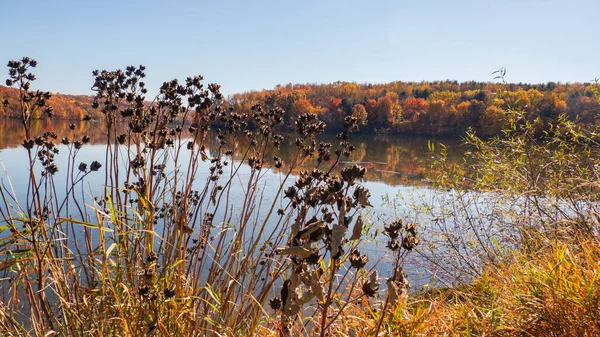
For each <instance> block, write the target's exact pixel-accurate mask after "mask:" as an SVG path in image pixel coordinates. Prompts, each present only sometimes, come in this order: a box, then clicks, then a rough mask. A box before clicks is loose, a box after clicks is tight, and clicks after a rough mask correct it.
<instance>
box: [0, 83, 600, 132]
mask: <svg viewBox="0 0 600 337" xmlns="http://www.w3.org/2000/svg"><path fill="white" fill-rule="evenodd" d="M598 92H599V91H598V84H597V83H569V84H561V83H555V82H548V83H545V84H524V83H509V84H498V83H491V82H475V81H471V82H462V83H459V82H457V81H434V82H418V83H417V82H392V83H387V84H357V83H348V82H335V83H331V84H288V85H278V86H277V87H275V88H274V89H272V90H262V91H251V92H246V93H241V94H235V95H232V96H230V97H229V98H228V100H227V102H226V105H228V106H229V107H230V108H231V109H233V110H235V111H237V112H241V113H242V114H245V115H246V116H250V110H251V108H252V106H253V105H255V104H257V103H260V104H261V105H262V106H263V107H265V108H274V107H281V108H283V109H284V110H285V117H284V118H285V121H286V125H291V123H290V122H291V121H292V120H294V118H295V117H296V116H299V115H301V114H303V113H306V112H311V113H316V114H317V115H318V116H319V118H320V119H321V120H323V121H324V122H325V123H327V125H328V129H329V130H330V131H336V130H339V129H341V128H342V127H343V121H344V117H346V116H349V115H353V116H355V117H357V118H358V120H359V123H360V125H361V130H363V131H365V132H397V133H405V134H424V135H439V136H447V135H459V134H462V133H464V132H465V130H466V129H467V128H473V129H474V130H475V131H476V132H477V133H478V134H479V135H481V136H484V137H485V136H492V135H496V134H498V132H500V130H501V129H502V125H503V123H504V120H505V119H504V117H505V114H506V111H507V110H516V111H520V112H523V114H524V116H525V118H527V119H528V120H529V121H530V122H531V123H532V124H533V125H534V127H535V128H537V129H538V130H539V131H540V132H541V131H543V130H544V129H546V128H547V126H548V125H549V124H550V123H553V122H554V121H556V120H557V118H558V117H559V116H560V115H563V114H565V115H566V116H567V117H568V118H569V119H570V120H572V121H575V122H576V123H578V124H580V125H582V126H586V127H593V126H596V125H598V124H600V121H599V119H600V118H599V116H600V95H599V93H598ZM17 95H18V91H17V90H15V89H11V88H7V87H3V86H0V102H4V100H8V101H9V102H17V101H18V97H17ZM50 104H51V105H52V106H53V108H54V114H55V117H56V118H58V119H70V120H78V119H82V118H84V117H85V116H88V117H90V118H92V119H94V118H98V117H100V116H99V112H98V111H97V110H96V109H93V108H92V97H91V96H86V95H62V94H55V95H53V96H52V98H51V99H50ZM17 111H18V107H17V106H14V105H11V104H8V105H4V104H0V117H16V116H17Z"/></svg>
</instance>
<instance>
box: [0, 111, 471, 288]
mask: <svg viewBox="0 0 600 337" xmlns="http://www.w3.org/2000/svg"><path fill="white" fill-rule="evenodd" d="M46 130H48V131H53V132H55V133H56V134H57V135H58V139H59V140H60V139H61V138H62V137H65V136H67V137H69V138H70V139H81V137H83V136H84V135H88V136H89V137H90V139H91V141H90V144H88V145H85V146H84V147H83V148H82V150H81V151H80V153H79V154H78V158H77V160H78V161H81V162H86V163H88V164H89V163H91V162H92V161H93V160H97V161H99V162H100V163H102V164H103V165H104V164H105V163H104V162H103V159H104V154H105V149H106V147H105V144H104V137H105V136H104V135H103V133H102V132H101V131H100V130H99V129H98V128H97V127H95V126H94V123H93V122H77V123H76V125H75V128H74V129H73V130H71V129H70V128H69V122H62V121H52V122H45V123H42V122H39V123H38V124H36V125H35V127H34V130H33V132H32V134H33V135H37V134H41V133H43V131H46ZM0 131H1V132H0V165H1V166H0V182H1V183H2V184H3V185H4V186H5V187H6V188H9V189H11V190H13V191H14V194H15V196H16V198H17V200H20V201H21V202H23V200H22V198H23V195H24V193H25V190H26V188H27V172H28V170H29V166H28V159H27V152H26V150H25V149H24V148H23V146H22V145H20V144H22V142H23V133H22V128H21V125H20V124H19V123H18V122H17V121H15V120H8V119H0ZM288 138H290V139H293V137H288ZM321 140H323V141H329V142H332V143H334V144H335V143H337V141H336V140H335V137H334V135H323V136H322V137H321ZM350 141H351V143H352V144H353V145H354V146H355V148H356V150H355V151H354V152H353V153H352V155H351V157H350V159H349V160H348V161H347V162H344V163H342V166H343V165H349V164H352V163H359V164H360V165H361V166H363V167H366V168H367V169H368V171H367V174H366V179H365V181H364V182H363V183H362V184H363V185H364V186H365V187H367V188H368V189H369V190H370V192H371V194H372V197H371V203H372V204H373V205H374V208H373V209H372V210H370V211H369V212H368V213H367V217H368V218H369V219H370V220H372V221H373V223H374V224H375V226H374V227H375V228H376V229H377V228H381V227H382V226H383V223H385V222H387V221H390V220H391V219H394V218H395V217H397V216H401V217H413V218H408V220H414V221H419V222H424V221H429V219H427V218H423V217H419V216H417V215H414V209H415V205H416V204H418V203H420V202H422V201H423V200H427V199H428V198H431V195H432V194H434V193H438V192H439V191H434V190H433V189H432V188H431V187H430V184H429V183H428V182H427V179H426V177H427V175H426V171H427V169H428V167H429V165H430V163H431V159H432V154H431V153H430V151H429V149H428V142H429V141H430V139H428V138H424V137H423V138H416V137H411V138H406V137H399V136H393V135H364V134H356V135H353V137H352V138H351V140H350ZM433 141H434V142H439V141H441V142H443V143H444V144H446V145H449V149H450V158H451V159H454V160H460V158H461V152H460V149H459V146H458V141H457V140H453V139H433ZM211 142H212V143H211ZM211 148H216V139H215V138H214V137H212V138H210V137H209V142H208V151H209V152H210V150H211ZM58 149H59V150H60V152H59V154H58V155H57V156H56V163H57V165H58V167H59V170H64V167H65V165H66V163H67V156H68V153H67V150H66V146H64V145H59V146H58ZM293 149H294V144H293V143H292V141H291V140H289V139H288V140H287V141H284V142H283V143H282V149H281V151H280V153H279V156H280V157H282V160H283V162H284V163H286V162H288V161H290V160H291V156H292V153H293V152H294V151H293ZM202 170H204V172H202ZM59 172H64V171H59ZM241 174H242V175H243V174H245V173H244V172H243V171H242V172H241ZM207 175H208V163H206V164H201V165H200V171H199V177H200V178H202V177H206V176H207ZM281 175H282V173H281V172H277V171H276V170H269V172H267V174H265V176H264V177H263V178H264V179H263V180H262V183H264V186H263V187H262V193H263V196H264V197H265V198H267V199H268V198H269V197H270V194H269V193H273V189H272V188H269V187H270V186H272V184H275V185H278V184H279V182H280V179H281ZM64 179H65V178H64V175H61V174H60V173H59V174H57V175H56V176H55V185H56V186H62V184H64V182H65V180H64ZM200 180H201V179H200ZM294 180H295V179H291V181H294ZM103 183H104V177H103V176H101V174H96V175H94V174H92V175H90V176H89V179H88V180H87V181H86V188H85V191H82V200H84V201H85V202H86V203H91V202H93V200H92V197H91V196H92V195H101V193H102V191H103V190H104V185H103ZM63 189H64V188H63ZM232 194H233V198H235V197H236V195H237V197H238V198H241V196H242V195H243V187H242V186H237V187H235V188H234V189H232ZM386 197H389V198H391V200H393V201H394V204H395V206H394V207H391V206H390V205H389V204H387V203H386V202H384V200H385V199H386ZM2 207H4V206H2ZM259 212H260V211H259ZM411 214H412V215H411ZM257 217H260V214H257ZM427 227H428V226H426V225H424V226H423V227H422V228H427ZM384 246H385V242H384V239H383V238H382V237H380V238H379V239H374V240H373V241H372V242H370V243H369V244H367V245H366V246H365V247H364V250H365V251H368V252H369V255H370V259H371V261H380V263H379V267H378V268H379V269H380V273H382V274H386V275H389V273H391V269H392V268H391V264H390V262H389V261H388V259H387V258H386V256H385V250H384V249H383V247H384ZM421 261H422V259H419V258H418V254H412V255H411V256H410V261H408V267H407V268H406V271H407V273H408V275H409V279H410V280H411V282H412V284H413V286H416V287H418V286H421V285H424V284H427V283H431V282H432V280H431V278H432V273H431V271H430V270H429V269H428V268H427V267H426V266H425V265H424V264H422V263H421Z"/></svg>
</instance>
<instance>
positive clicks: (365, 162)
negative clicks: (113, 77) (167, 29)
mask: <svg viewBox="0 0 600 337" xmlns="http://www.w3.org/2000/svg"><path fill="white" fill-rule="evenodd" d="M70 125H71V123H70V122H66V121H52V120H47V121H39V122H37V123H36V124H35V125H34V127H33V131H32V134H34V135H35V134H42V133H43V132H44V131H53V132H54V133H56V134H57V135H58V137H59V139H61V138H63V137H68V138H69V139H71V140H77V139H81V138H82V137H83V136H84V135H87V136H89V137H90V138H91V143H92V144H104V143H105V142H106V138H105V135H104V134H103V131H102V130H101V129H100V128H99V127H98V125H99V123H98V122H94V121H90V122H75V123H74V124H73V125H72V126H71V127H72V129H71V127H70ZM0 131H1V132H0V150H2V149H8V148H15V147H20V146H21V144H22V142H23V136H22V127H21V125H20V124H19V122H18V121H17V120H14V119H5V118H1V119H0ZM285 136H286V138H285V140H284V142H282V144H281V150H280V151H279V153H277V154H274V155H277V156H279V157H281V159H282V160H283V164H284V165H283V167H282V168H281V170H283V171H287V169H288V167H287V165H286V164H287V163H290V162H291V161H292V159H293V157H294V156H295V154H296V146H295V145H294V139H295V136H294V135H293V134H285ZM319 140H320V141H325V142H330V143H332V144H334V145H335V144H336V143H337V142H338V141H337V140H336V139H335V135H332V134H328V135H322V136H321V137H320V139H319ZM238 141H239V147H240V148H246V147H247V146H248V144H247V143H248V142H249V141H248V140H247V139H246V138H245V137H243V136H242V137H239V139H238ZM429 141H430V139H429V138H425V137H402V136H397V135H385V134H384V135H367V134H355V135H353V136H352V138H351V139H350V142H351V143H352V144H353V145H354V146H355V148H356V150H355V151H354V152H353V153H352V155H351V157H350V158H349V159H346V161H344V162H342V163H341V164H342V165H341V166H344V165H348V164H350V163H359V164H360V165H361V166H364V167H367V168H368V171H367V175H366V180H367V181H374V182H375V181H376V182H383V183H385V184H386V185H389V186H398V185H420V184H424V183H425V178H426V174H425V173H426V170H427V169H428V167H429V165H430V163H431V157H432V155H431V152H430V151H429V149H428V142H429ZM433 141H434V142H443V143H444V144H446V145H448V146H449V157H450V160H451V161H453V160H454V161H458V160H460V158H461V155H462V154H461V152H460V148H459V146H458V141H457V140H456V139H434V140H433ZM205 145H206V146H207V149H208V151H209V152H210V150H211V149H216V148H218V146H217V138H216V134H212V135H210V136H209V137H207V139H206V144H205ZM236 159H239V157H238V158H236ZM268 159H269V158H267V160H268ZM305 166H306V167H309V166H311V165H310V163H307V164H306V165H305ZM273 169H274V167H273ZM301 169H302V167H299V168H298V170H301Z"/></svg>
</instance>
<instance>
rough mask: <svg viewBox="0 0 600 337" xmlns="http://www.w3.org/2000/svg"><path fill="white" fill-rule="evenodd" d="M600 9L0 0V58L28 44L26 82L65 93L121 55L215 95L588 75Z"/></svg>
mask: <svg viewBox="0 0 600 337" xmlns="http://www.w3.org/2000/svg"><path fill="white" fill-rule="evenodd" d="M599 13H600V1H599V0H570V1H554V0H547V1H541V0H540V1H534V0H519V1H517V0H514V1H510V0H509V1H484V0H480V1H450V0H447V1H442V0H439V1H414V0H413V1H407V2H405V1H375V0H371V1H353V0H346V1H327V0H322V1H286V0H278V1H241V0H240V1H206V2H205V1H167V0H164V1H124V0H122V1H110V0H105V1H91V0H90V1H86V0H80V1H33V0H30V1H5V0H2V2H1V3H0V45H1V46H2V47H1V48H0V61H1V62H2V63H4V64H5V63H6V62H7V61H8V60H11V59H17V58H20V57H22V56H25V55H27V56H31V57H33V58H35V59H37V60H38V62H39V65H38V69H37V70H36V74H37V76H38V79H39V80H38V82H37V83H36V87H37V88H40V89H44V90H49V91H53V92H61V93H71V94H89V93H91V92H90V89H89V88H90V86H91V84H92V82H93V79H92V76H91V72H92V70H94V69H111V70H112V69H116V68H124V67H125V66H127V65H130V64H136V65H137V64H144V65H145V66H146V67H147V73H148V78H147V84H148V86H149V89H150V90H151V92H155V91H156V89H157V88H158V87H159V85H160V83H162V82H163V81H166V80H170V79H172V78H185V77H187V76H189V75H196V74H202V75H204V77H205V78H206V80H207V81H208V82H217V83H220V84H221V85H222V87H223V91H224V93H226V94H232V93H236V92H243V91H248V90H260V89H263V88H273V87H274V86H275V85H276V84H279V83H280V84H285V83H290V82H291V83H307V82H311V83H313V82H317V83H329V82H334V81H338V80H341V81H356V82H359V83H363V82H372V83H383V82H390V81H395V80H404V81H410V80H413V81H420V80H443V79H453V80H458V81H465V80H482V81H487V80H491V79H492V75H491V72H493V71H494V70H496V69H498V68H499V67H505V68H507V70H508V73H507V79H508V80H509V81H511V82H533V83H538V82H547V81H561V82H574V81H580V82H583V81H590V80H592V79H594V78H595V77H600V20H598V18H597V16H598V14H599ZM5 69H6V68H5ZM4 77H6V76H5V75H4V76H2V78H4Z"/></svg>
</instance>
